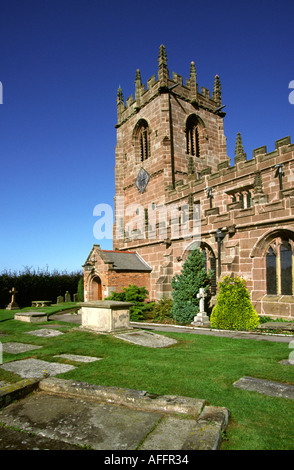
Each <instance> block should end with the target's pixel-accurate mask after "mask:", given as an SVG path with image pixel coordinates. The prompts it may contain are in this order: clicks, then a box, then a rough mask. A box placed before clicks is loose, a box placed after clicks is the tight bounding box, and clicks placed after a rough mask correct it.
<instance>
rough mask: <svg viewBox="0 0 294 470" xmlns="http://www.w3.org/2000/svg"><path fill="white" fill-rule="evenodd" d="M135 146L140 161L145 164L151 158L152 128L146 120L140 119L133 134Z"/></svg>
mask: <svg viewBox="0 0 294 470" xmlns="http://www.w3.org/2000/svg"><path fill="white" fill-rule="evenodd" d="M133 145H134V146H135V152H136V155H137V158H138V160H140V161H141V162H144V161H145V160H147V158H149V157H150V128H149V126H148V122H147V121H146V120H145V119H140V120H139V121H138V122H137V124H136V127H135V129H134V133H133Z"/></svg>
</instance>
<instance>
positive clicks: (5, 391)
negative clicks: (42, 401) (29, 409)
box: [0, 379, 39, 407]
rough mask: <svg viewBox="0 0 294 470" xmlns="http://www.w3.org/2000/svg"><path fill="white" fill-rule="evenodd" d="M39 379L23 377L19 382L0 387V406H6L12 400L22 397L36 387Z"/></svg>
mask: <svg viewBox="0 0 294 470" xmlns="http://www.w3.org/2000/svg"><path fill="white" fill-rule="evenodd" d="M38 385H39V381H38V380H35V379H25V380H20V381H19V382H16V383H12V384H6V385H4V386H2V387H1V388H0V407H2V406H7V405H8V404H9V403H11V402H12V401H13V400H18V399H20V398H23V397H24V396H26V395H27V394H28V393H31V392H32V391H34V390H36V389H37V388H38Z"/></svg>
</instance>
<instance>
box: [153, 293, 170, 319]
mask: <svg viewBox="0 0 294 470" xmlns="http://www.w3.org/2000/svg"><path fill="white" fill-rule="evenodd" d="M172 306H173V300H172V299H168V298H162V299H160V300H158V301H157V302H154V305H153V308H152V311H151V315H152V318H153V320H154V321H156V322H160V323H172V319H173V315H172V311H171V309H172Z"/></svg>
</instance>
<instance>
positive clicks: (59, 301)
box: [56, 295, 64, 304]
mask: <svg viewBox="0 0 294 470" xmlns="http://www.w3.org/2000/svg"><path fill="white" fill-rule="evenodd" d="M63 302H64V297H63V296H62V295H59V296H58V297H57V302H56V303H57V304H63Z"/></svg>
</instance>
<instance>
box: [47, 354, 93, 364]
mask: <svg viewBox="0 0 294 470" xmlns="http://www.w3.org/2000/svg"><path fill="white" fill-rule="evenodd" d="M53 357H61V358H63V359H68V360H69V361H73V362H95V361H101V359H102V357H93V356H80V355H78V354H59V355H57V356H53Z"/></svg>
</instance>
